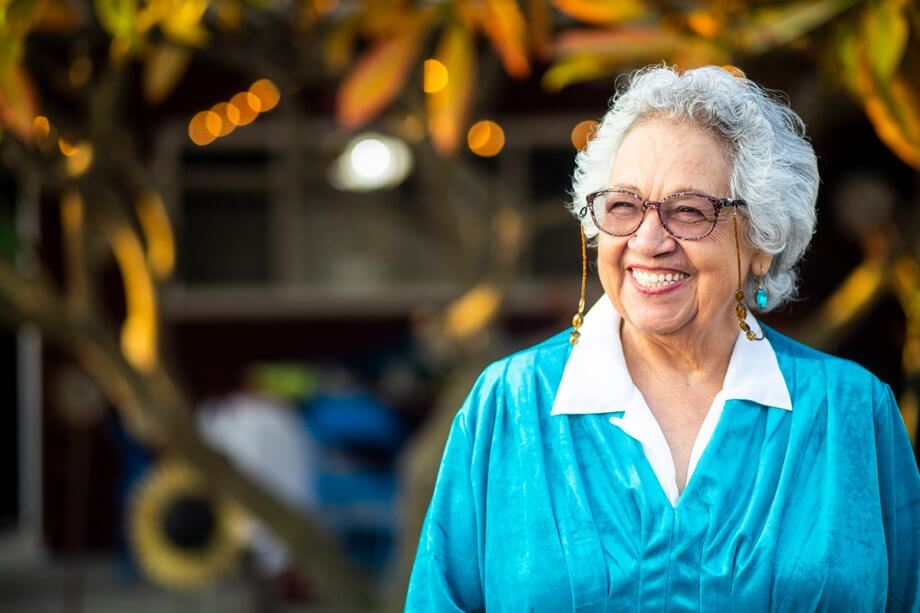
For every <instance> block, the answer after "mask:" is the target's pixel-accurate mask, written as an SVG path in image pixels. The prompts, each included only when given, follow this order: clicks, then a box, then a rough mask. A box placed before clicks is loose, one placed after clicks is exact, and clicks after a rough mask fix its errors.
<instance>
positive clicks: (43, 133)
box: [32, 115, 51, 138]
mask: <svg viewBox="0 0 920 613" xmlns="http://www.w3.org/2000/svg"><path fill="white" fill-rule="evenodd" d="M32 129H33V130H34V131H35V133H36V134H37V135H38V136H39V137H41V138H48V135H49V134H51V122H50V121H48V118H47V117H45V116H44V115H36V116H35V119H33V120H32Z"/></svg>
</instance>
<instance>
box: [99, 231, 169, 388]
mask: <svg viewBox="0 0 920 613" xmlns="http://www.w3.org/2000/svg"><path fill="white" fill-rule="evenodd" d="M109 241H110V246H111V248H112V253H113V254H114V255H115V261H116V263H117V264H118V268H119V270H120V271H121V278H122V283H123V284H124V287H125V309H126V311H127V313H126V316H125V321H124V323H123V324H122V328H121V349H122V353H123V354H124V356H125V359H127V360H128V362H130V363H131V365H132V366H134V367H135V368H136V369H138V370H139V371H142V372H149V371H151V370H152V369H153V367H154V366H156V363H157V338H158V332H157V310H156V296H155V294H154V288H153V280H152V279H151V278H150V271H149V270H148V269H147V264H146V260H145V258H144V250H143V247H141V243H140V241H139V240H138V238H137V235H136V234H135V233H134V231H133V230H131V229H130V228H127V227H121V228H118V229H117V230H116V231H115V233H114V234H113V235H112V236H111V237H110V239H109Z"/></svg>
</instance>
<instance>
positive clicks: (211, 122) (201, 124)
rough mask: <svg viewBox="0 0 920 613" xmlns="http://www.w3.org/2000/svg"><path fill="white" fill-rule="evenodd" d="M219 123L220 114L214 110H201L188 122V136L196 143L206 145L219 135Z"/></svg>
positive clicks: (220, 122)
mask: <svg viewBox="0 0 920 613" xmlns="http://www.w3.org/2000/svg"><path fill="white" fill-rule="evenodd" d="M221 124H222V121H221V119H220V116H219V115H218V114H217V113H215V112H214V111H201V112H199V113H196V114H195V116H194V117H192V120H191V121H190V122H189V123H188V136H189V138H190V139H192V142H193V143H195V144H196V145H199V146H204V145H207V144H209V143H212V142H214V139H216V138H217V137H218V136H219V135H220V131H221Z"/></svg>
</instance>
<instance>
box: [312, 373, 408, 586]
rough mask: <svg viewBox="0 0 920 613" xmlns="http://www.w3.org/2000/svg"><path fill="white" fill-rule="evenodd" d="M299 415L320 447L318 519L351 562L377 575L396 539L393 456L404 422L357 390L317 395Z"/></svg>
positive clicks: (399, 441)
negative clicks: (337, 539) (352, 560)
mask: <svg viewBox="0 0 920 613" xmlns="http://www.w3.org/2000/svg"><path fill="white" fill-rule="evenodd" d="M303 416H304V422H305V423H306V424H307V427H308V428H309V430H310V432H311V434H312V435H313V437H314V438H315V440H316V441H317V442H318V443H319V444H320V445H321V446H322V452H321V453H320V458H319V463H318V466H317V467H316V469H317V475H316V495H317V503H318V506H319V508H320V509H321V513H322V515H323V520H324V521H325V524H326V525H327V526H328V527H329V529H330V530H332V531H333V532H335V533H336V534H337V536H338V537H339V539H340V541H341V542H342V544H343V546H344V548H345V551H346V552H347V553H348V554H349V555H350V556H352V558H353V559H354V560H355V561H356V562H357V563H359V564H362V565H364V566H366V567H367V568H369V569H371V570H373V571H374V572H377V573H380V572H382V571H383V570H384V567H385V565H386V562H387V560H388V559H389V556H390V554H391V552H392V550H393V545H394V543H395V540H396V539H395V536H394V535H395V530H396V528H397V517H396V504H395V503H396V472H395V459H396V456H397V453H398V451H399V449H400V448H401V446H402V444H403V442H404V440H405V437H406V431H405V426H404V425H403V424H402V422H401V421H400V420H399V418H398V416H397V415H396V414H395V413H394V412H393V411H392V410H391V409H390V408H389V407H387V406H386V405H384V404H383V403H381V402H380V401H379V400H378V399H377V398H376V397H375V396H373V395H372V394H369V393H367V392H365V391H363V390H359V389H355V390H348V391H343V392H340V393H335V394H330V393H319V394H317V395H316V396H314V397H313V399H311V400H310V401H309V402H308V403H306V404H305V405H304V407H303Z"/></svg>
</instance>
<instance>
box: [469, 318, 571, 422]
mask: <svg viewBox="0 0 920 613" xmlns="http://www.w3.org/2000/svg"><path fill="white" fill-rule="evenodd" d="M569 332H570V330H569V329H566V330H562V331H561V332H557V333H554V334H553V335H551V336H549V337H546V338H544V339H542V340H540V341H539V342H536V343H533V344H531V345H528V346H527V347H524V348H522V349H518V350H516V351H514V352H512V353H509V354H507V355H504V356H502V357H499V358H497V359H494V360H492V361H491V362H489V363H488V364H487V365H486V366H485V367H484V368H483V369H482V371H481V372H480V374H479V376H478V377H477V378H476V381H475V383H474V384H473V387H472V389H471V390H470V393H469V395H468V397H467V401H466V403H465V405H464V407H463V408H462V409H461V411H462V412H464V413H467V414H470V415H469V418H473V419H481V418H482V417H488V418H489V419H491V418H493V417H494V415H489V416H483V415H481V414H482V413H483V412H488V413H492V414H494V412H495V411H497V410H504V409H506V408H508V405H509V402H508V401H507V400H508V399H509V398H512V399H513V400H514V402H513V403H510V404H513V405H514V408H516V409H517V408H520V407H523V406H527V405H528V404H529V402H528V401H529V400H533V399H532V398H529V396H528V394H532V393H534V391H535V390H536V389H538V388H540V386H538V385H535V384H536V382H537V381H538V380H540V379H543V380H546V381H550V380H553V379H554V378H556V379H558V378H559V377H561V375H562V369H563V368H564V366H565V362H566V359H567V358H568V354H569V351H570V350H571V347H572V345H571V344H569ZM557 382H558V381H557Z"/></svg>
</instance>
